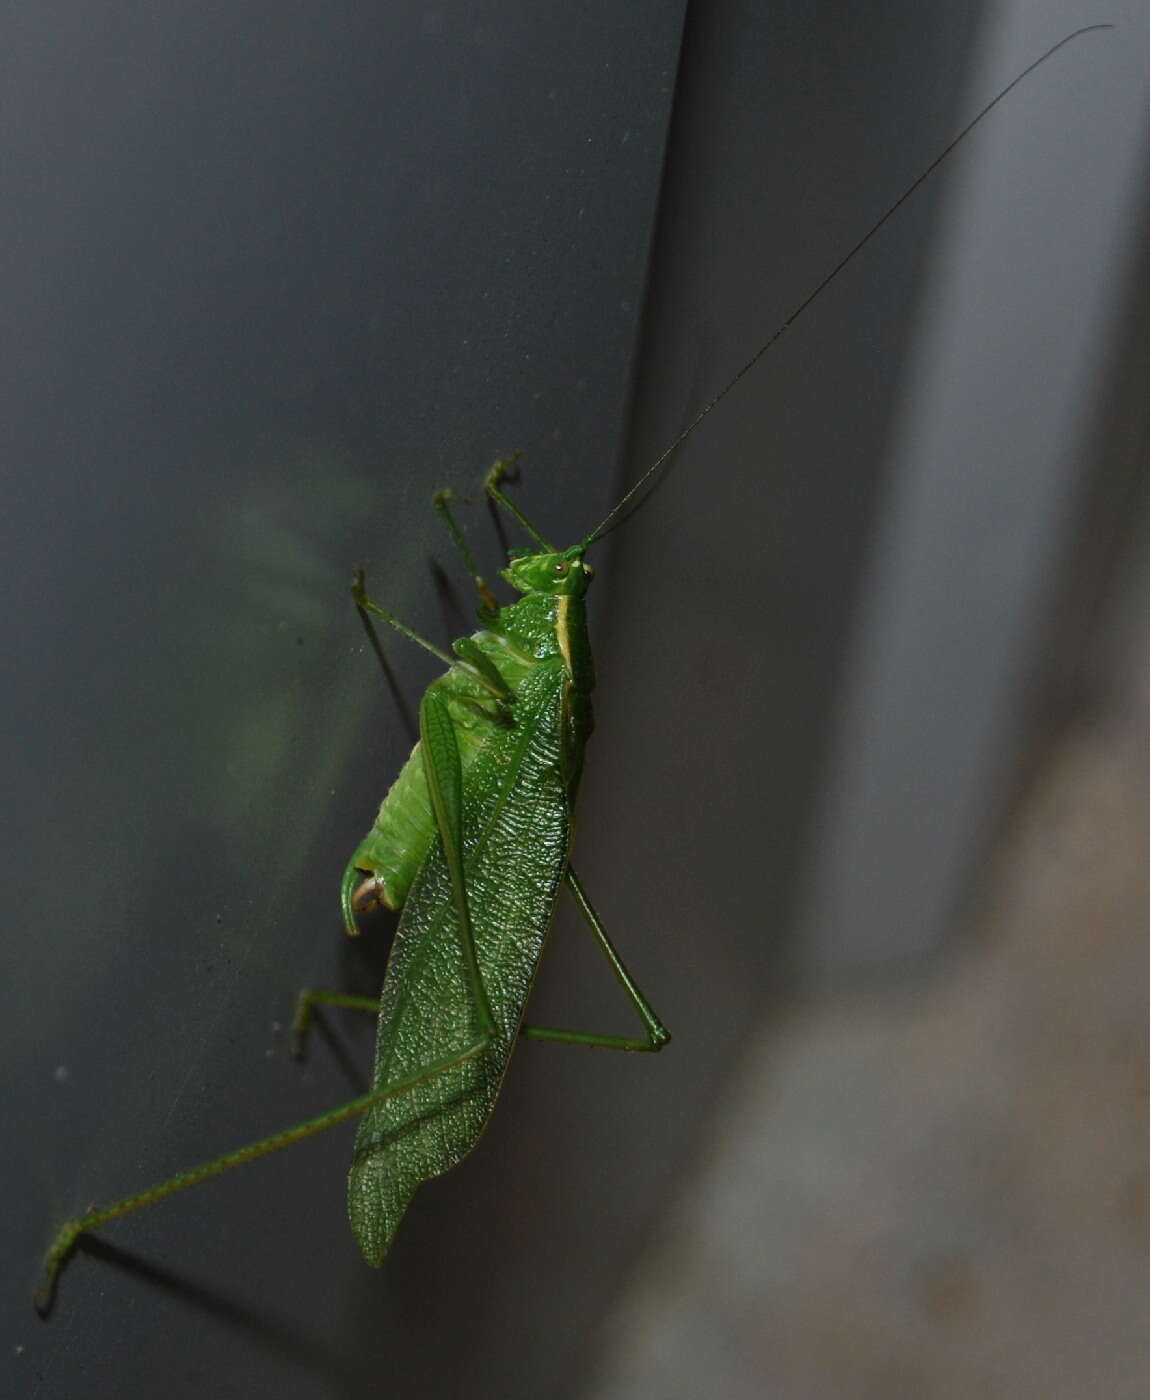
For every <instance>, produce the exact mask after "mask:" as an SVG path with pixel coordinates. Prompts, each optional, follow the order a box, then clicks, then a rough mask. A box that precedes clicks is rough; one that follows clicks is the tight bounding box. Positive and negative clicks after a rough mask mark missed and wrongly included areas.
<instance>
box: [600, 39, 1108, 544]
mask: <svg viewBox="0 0 1150 1400" xmlns="http://www.w3.org/2000/svg"><path fill="white" fill-rule="evenodd" d="M1113 28H1114V25H1112V24H1087V25H1084V26H1083V27H1082V28H1081V29H1076V30H1075V31H1074V32H1073V33H1072V34H1067V35H1066V37H1065V38H1063V39H1059V41H1058V43H1057V44H1054V45H1052V46H1051V47H1050V48H1048V49H1047V50H1046V52H1045V53H1044V54H1042V55H1040V56H1039V57H1038V58H1036V59H1035V60H1034V62H1033V63H1030V64H1028V65H1027V66H1026V67H1025V68H1024V69H1023V70H1022V72H1021V73H1019V74H1018V76H1017V77H1016V78H1013V79H1012V80H1011V81H1010V82H1009V83H1007V85H1006V86H1005V87H1004V88H1003V89H1002V91H1001V92H1000V93H999V94H998V96H997V97H993V98H991V100H990V101H989V102H988V103H987V104H986V106H985V107H983V108H982V110H981V111H980V112H978V113H977V115H975V116H974V117H972V118H971V119H970V121H968V122H967V124H966V125H965V126H964V127H963V128H962V130H961V131H960V132H959V133H958V135H957V136H956V137H955V138H954V139H953V140H952V141H951V142H950V144H949V145H947V146H946V147H945V148H944V149H943V150H942V151H940V152H939V154H938V155H937V156H935V158H934V159H933V160H932V161H931V163H930V164H929V165H928V166H927V167H926V169H925V170H924V171H923V172H922V173H921V174H920V175H919V176H918V177H917V178H916V179H915V180H914V181H912V183H911V184H909V185H908V186H907V187H906V189H905V190H903V192H902V194H900V195H899V197H898V198H897V199H896V200H895V202H894V203H893V204H892V205H891V206H890V208H889V209H888V210H887V211H886V213H885V214H884V215H883V216H882V218H880V219H879V220H878V222H877V223H875V224H873V225H872V226H871V227H870V228H869V229H868V230H867V232H866V233H864V234H863V236H862V237H861V238H860V239H859V240H858V242H857V243H856V244H855V245H854V247H853V248H851V249H850V250H849V252H847V253H844V254H843V256H842V257H841V258H840V259H839V260H838V262H837V263H835V265H834V267H832V268H831V270H830V271H829V272H828V273H827V275H826V276H825V277H824V278H823V279H822V281H821V282H819V283H818V285H817V286H816V287H815V288H814V290H813V291H811V292H808V294H807V295H806V296H805V297H804V298H803V299H802V301H800V302H799V304H798V305H797V306H796V307H795V309H794V310H793V311H792V312H791V313H790V315H789V316H787V318H786V320H784V321H782V322H781V323H780V325H779V326H778V327H777V328H776V329H775V330H774V331H772V332H771V334H770V335H769V336H768V337H767V339H766V340H764V341H763V343H762V345H760V346H759V348H758V349H757V350H756V351H755V353H754V354H753V355H752V356H751V358H750V359H749V360H748V361H747V362H746V364H744V365H743V367H742V368H741V369H740V370H738V371H737V372H736V373H735V374H734V375H733V376H732V377H731V378H730V379H729V380H728V381H727V383H726V384H725V385H724V387H723V388H722V389H720V390H719V392H718V393H717V394H716V395H715V396H714V397H713V398H711V399H708V400H707V402H706V403H705V404H704V405H703V407H702V408H701V409H699V411H698V413H696V414H695V416H694V418H692V419H691V421H690V422H689V423H688V424H687V426H686V427H685V428H684V429H683V431H682V432H681V433H680V434H679V435H678V437H676V438H675V439H674V440H673V441H672V442H671V444H670V445H669V446H668V447H666V448H664V450H663V451H662V452H660V454H659V455H658V457H656V458H655V460H654V461H653V462H652V463H651V465H650V466H649V467H648V468H647V470H646V471H645V472H644V473H643V475H642V476H641V477H639V479H638V481H636V482H635V483H634V485H633V486H631V487H630V489H629V490H628V491H627V492H626V494H625V495H624V496H623V497H622V498H621V499H620V500H619V501H617V502H616V503H615V505H614V506H613V507H612V508H611V510H610V511H608V513H607V514H606V515H605V516H604V517H603V519H602V521H601V522H600V523H599V525H598V526H597V528H596V529H594V530H592V532H591V533H590V534H589V535H588V536H587V538H586V540H585V541H584V544H585V545H590V544H593V543H594V542H595V541H596V540H598V539H602V538H603V536H604V535H605V534H606V533H607V527H608V526H609V525H610V524H611V521H612V520H614V519H615V517H616V516H617V515H618V514H619V512H620V511H621V510H622V509H623V507H624V506H625V505H626V504H627V503H628V501H631V500H633V499H634V497H635V495H636V493H637V492H639V491H641V490H642V488H643V487H644V486H645V485H646V484H647V482H648V481H649V480H650V478H651V477H652V476H654V474H655V473H656V472H657V471H658V470H659V468H660V467H661V466H662V465H663V463H664V462H665V461H666V460H667V458H668V457H670V456H671V455H672V454H673V453H674V452H677V451H678V449H679V448H680V447H682V445H683V443H684V442H686V440H687V439H688V438H689V437H690V436H691V434H692V433H693V432H694V431H695V429H696V428H697V427H698V426H699V424H700V423H701V422H702V421H703V419H704V418H706V416H707V414H708V413H710V412H711V410H712V409H714V408H717V407H718V406H719V404H721V403H722V401H723V400H724V399H725V398H726V397H727V395H728V394H729V393H730V392H731V390H732V389H733V388H734V387H735V385H736V384H738V382H739V380H740V379H742V378H743V377H744V375H747V374H750V372H751V370H753V369H754V367H755V366H756V365H757V364H758V363H759V361H760V360H761V359H762V358H763V356H764V355H765V354H766V353H767V351H768V350H770V349H771V347H772V346H773V345H775V344H776V343H777V342H778V341H779V340H781V339H782V337H783V336H784V335H785V334H786V333H787V331H789V330H790V328H791V327H792V326H793V325H794V323H795V322H796V321H797V320H798V319H799V317H800V316H801V315H802V314H803V312H804V311H805V310H806V309H807V307H808V306H810V304H811V302H813V301H814V300H815V299H816V298H817V297H819V296H821V295H822V293H823V292H824V291H826V289H827V287H829V286H830V284H831V283H832V282H833V281H834V280H835V278H836V277H837V276H838V275H839V273H840V272H841V271H842V270H843V268H844V267H846V265H847V263H849V262H850V261H851V259H852V258H854V257H855V256H856V255H857V254H858V253H861V252H862V250H863V249H864V248H865V247H866V245H867V244H868V243H869V242H870V241H871V239H872V238H873V237H874V236H875V234H876V233H878V231H879V229H881V228H882V227H883V225H884V224H886V222H887V221H888V220H889V219H890V218H891V217H892V216H893V215H895V214H896V213H897V212H898V211H899V210H900V209H901V208H902V206H903V205H904V204H905V203H906V201H907V200H908V199H909V198H910V197H911V195H912V194H914V192H915V190H917V189H918V187H919V186H920V185H921V184H922V183H923V182H924V181H926V180H928V179H930V177H931V175H933V174H934V172H935V171H936V170H937V169H938V167H939V166H940V165H941V164H942V163H943V161H944V160H946V158H947V156H949V155H950V154H951V152H952V151H953V150H954V148H955V147H956V146H958V145H959V144H960V143H961V142H962V141H964V140H965V139H966V138H967V136H969V135H970V133H971V132H972V131H973V130H974V128H975V127H976V126H977V125H978V124H979V122H980V121H982V119H983V117H985V116H988V115H989V114H990V113H991V112H992V111H993V110H994V109H995V107H997V106H998V104H999V103H1000V102H1001V101H1002V100H1003V98H1005V97H1007V96H1009V94H1010V93H1012V92H1013V91H1014V89H1015V88H1016V87H1017V86H1018V85H1019V83H1021V82H1022V81H1023V80H1024V79H1025V78H1028V77H1029V76H1030V74H1031V73H1033V72H1034V70H1035V69H1036V68H1040V67H1041V66H1042V64H1044V63H1045V62H1046V60H1047V59H1048V58H1053V56H1054V55H1055V54H1056V53H1057V52H1058V50H1059V49H1061V48H1064V47H1065V46H1066V45H1067V44H1070V43H1073V41H1074V40H1075V39H1080V38H1081V37H1082V35H1083V34H1092V33H1093V32H1094V31H1095V30H1099V29H1113Z"/></svg>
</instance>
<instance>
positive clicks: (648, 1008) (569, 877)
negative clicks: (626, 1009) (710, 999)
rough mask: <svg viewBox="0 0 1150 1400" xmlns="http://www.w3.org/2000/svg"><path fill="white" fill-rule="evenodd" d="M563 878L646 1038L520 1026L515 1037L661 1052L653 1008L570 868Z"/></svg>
mask: <svg viewBox="0 0 1150 1400" xmlns="http://www.w3.org/2000/svg"><path fill="white" fill-rule="evenodd" d="M564 878H565V879H566V881H567V886H568V888H569V889H570V891H571V893H572V895H573V896H574V898H575V903H576V905H577V906H578V909H579V912H580V913H581V914H582V915H583V917H584V919H585V920H586V921H587V925H588V927H589V928H590V929H591V932H592V933H593V934H594V935H595V941H596V942H597V943H598V945H599V947H600V949H601V950H602V952H603V956H604V957H605V958H606V959H607V961H608V962H609V963H610V964H611V969H612V971H613V972H614V973H615V976H616V977H617V978H618V979H619V982H620V984H621V985H622V988H623V990H624V991H625V992H626V993H627V999H628V1000H629V1001H630V1003H631V1005H632V1006H633V1007H634V1008H635V1010H636V1011H637V1012H638V1013H639V1019H640V1020H641V1021H642V1022H643V1028H644V1030H646V1032H647V1037H646V1039H645V1040H639V1039H637V1038H636V1037H634V1036H621V1035H598V1034H595V1033H592V1032H590V1031H568V1030H560V1029H557V1028H555V1027H552V1026H522V1027H520V1030H519V1034H520V1035H522V1036H526V1037H527V1038H528V1039H530V1040H557V1041H561V1042H562V1043H564V1044H567V1045H591V1046H595V1047H597V1048H599V1049H603V1050H630V1051H645V1052H648V1053H654V1052H656V1051H659V1050H662V1048H663V1046H664V1045H666V1044H667V1043H668V1042H669V1041H670V1039H671V1033H670V1031H668V1030H667V1028H666V1026H664V1025H663V1023H662V1021H660V1020H659V1017H658V1016H657V1015H656V1014H655V1009H654V1007H653V1006H652V1005H651V1003H650V1002H649V1001H648V1000H647V998H646V997H645V996H644V995H643V993H642V992H641V991H640V990H639V985H638V983H637V982H636V981H635V979H634V977H632V976H631V973H630V972H629V971H628V969H627V965H626V963H624V961H623V959H622V958H621V957H620V955H619V950H618V949H617V948H616V947H615V945H614V944H613V943H612V942H611V939H610V937H609V936H608V933H607V930H606V929H605V928H604V927H603V923H602V920H601V919H600V918H599V915H598V914H597V913H596V912H595V906H594V905H593V904H592V903H591V900H590V898H589V897H588V895H587V891H586V890H585V889H584V888H583V886H582V884H581V883H580V880H579V877H578V876H577V875H576V874H575V871H574V870H573V869H572V867H571V866H570V865H568V866H567V874H566V876H565V877H564Z"/></svg>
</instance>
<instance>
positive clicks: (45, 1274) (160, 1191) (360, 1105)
mask: <svg viewBox="0 0 1150 1400" xmlns="http://www.w3.org/2000/svg"><path fill="white" fill-rule="evenodd" d="M489 1044H490V1040H489V1038H488V1036H486V1035H483V1036H480V1037H478V1038H477V1039H476V1040H474V1041H473V1042H472V1043H471V1044H470V1045H468V1046H465V1047H464V1049H462V1050H460V1051H457V1052H456V1053H455V1054H453V1055H449V1056H446V1057H445V1058H444V1059H442V1060H437V1061H436V1062H435V1063H434V1064H431V1065H427V1066H425V1067H424V1068H423V1069H420V1070H417V1071H415V1073H413V1074H409V1075H407V1076H406V1077H405V1078H404V1079H401V1080H399V1081H398V1082H397V1083H395V1084H388V1085H385V1086H384V1087H383V1088H382V1089H372V1090H371V1091H370V1092H368V1093H366V1094H360V1095H359V1096H358V1097H357V1098H354V1099H349V1100H348V1101H347V1102H346V1103H342V1104H340V1105H339V1106H338V1107H337V1108H333V1109H329V1110H328V1111H327V1112H326V1113H321V1114H319V1115H318V1116H317V1117H315V1118H308V1119H305V1120H304V1122H302V1123H297V1124H295V1125H294V1126H292V1127H290V1128H285V1129H283V1130H282V1131H280V1132H278V1133H273V1134H272V1135H271V1136H270V1137H266V1138H260V1139H259V1140H258V1141H257V1142H253V1143H249V1144H248V1145H247V1146H246V1147H240V1148H237V1149H236V1150H235V1151H234V1152H227V1153H225V1154H224V1155H223V1156H222V1157H215V1158H213V1159H212V1160H211V1161H209V1162H204V1163H201V1164H200V1165H199V1166H196V1167H192V1168H190V1169H189V1170H187V1171H183V1172H179V1173H178V1174H177V1175H176V1176H172V1177H168V1178H167V1179H166V1180H165V1181H161V1182H158V1183H157V1184H156V1185H155V1186H150V1187H148V1188H147V1189H146V1190H144V1191H138V1192H136V1193H135V1194H134V1195H132V1196H125V1197H123V1199H121V1200H119V1201H113V1202H112V1203H111V1205H107V1206H97V1207H96V1208H95V1209H93V1210H90V1211H88V1212H87V1213H86V1214H84V1215H81V1216H78V1217H77V1218H76V1219H75V1220H69V1221H68V1222H66V1224H64V1225H62V1226H61V1227H60V1229H59V1230H58V1231H57V1232H56V1236H55V1238H54V1239H53V1241H52V1243H51V1244H50V1245H49V1247H48V1249H47V1251H46V1252H45V1254H44V1260H43V1264H42V1269H41V1286H40V1288H39V1290H38V1291H37V1293H36V1295H35V1298H34V1300H33V1301H34V1303H35V1306H36V1311H37V1312H38V1313H39V1314H40V1315H41V1317H46V1316H47V1315H48V1313H49V1312H50V1311H51V1308H52V1303H53V1300H54V1298H55V1294H56V1283H57V1280H58V1278H59V1275H60V1270H61V1269H62V1268H63V1266H64V1264H65V1263H66V1262H67V1260H68V1258H69V1257H70V1255H71V1254H72V1251H73V1250H74V1249H75V1247H76V1241H77V1240H78V1239H79V1238H80V1236H81V1235H86V1234H89V1233H91V1231H93V1230H98V1229H99V1228H100V1226H101V1225H107V1224H108V1223H110V1222H111V1221H113V1220H118V1219H120V1217H121V1216H124V1215H130V1214H131V1213H132V1212H133V1211H137V1210H141V1209H142V1208H143V1207H144V1206H150V1205H155V1204H156V1203H157V1202H159V1201H162V1200H164V1199H165V1198H166V1197H168V1196H174V1195H175V1194H176V1193H177V1192H178V1191H186V1190H188V1189H189V1188H191V1187H193V1186H198V1185H199V1184H200V1183H201V1182H203V1181H209V1180H211V1178H212V1177H214V1176H222V1175H223V1173H224V1172H228V1171H231V1170H232V1169H233V1168H234V1167H241V1166H243V1165H244V1163H245V1162H254V1161H255V1160H256V1159H257V1158H259V1157H266V1156H268V1155H269V1154H270V1153H272V1152H278V1151H279V1150H280V1149H281V1148H284V1147H290V1146H292V1145H293V1144H294V1143H297V1142H302V1141H303V1140H304V1139H305V1138H309V1137H314V1136H315V1135H316V1134H317V1133H322V1132H324V1131H325V1130H326V1129H328V1128H334V1127H336V1126H337V1125H338V1124H340V1123H344V1122H346V1121H347V1120H348V1119H349V1118H356V1117H358V1116H359V1115H360V1114H362V1113H365V1112H367V1110H368V1109H371V1108H374V1107H375V1106H376V1105H377V1104H380V1103H382V1102H383V1101H384V1100H385V1099H391V1098H397V1097H398V1096H399V1095H400V1094H405V1093H407V1092H408V1091H409V1090H411V1089H414V1088H416V1086H417V1085H419V1084H422V1083H424V1082H425V1081H426V1080H428V1079H434V1078H435V1077H436V1076H437V1075H440V1074H445V1073H447V1072H448V1071H449V1070H453V1069H455V1068H457V1067H458V1066H459V1065H461V1064H464V1063H465V1062H466V1061H468V1060H471V1059H474V1058H475V1056H476V1055H480V1054H482V1053H483V1051H484V1050H486V1049H487V1048H488V1045H489Z"/></svg>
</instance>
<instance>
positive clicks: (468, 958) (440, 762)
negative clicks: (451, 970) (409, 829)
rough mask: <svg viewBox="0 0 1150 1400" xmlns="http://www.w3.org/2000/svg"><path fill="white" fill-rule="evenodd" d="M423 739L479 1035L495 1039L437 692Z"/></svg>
mask: <svg viewBox="0 0 1150 1400" xmlns="http://www.w3.org/2000/svg"><path fill="white" fill-rule="evenodd" d="M419 737H420V752H421V753H422V754H423V770H424V774H425V776H426V778H427V791H428V795H429V796H430V798H431V807H432V811H433V812H434V813H435V824H436V826H437V828H438V830H439V838H440V841H441V842H442V844H443V856H444V861H445V863H446V865H447V871H448V875H449V877H450V880H451V898H452V902H453V903H454V905H455V913H456V918H457V920H458V922H459V938H460V943H461V944H462V949H463V967H464V975H465V976H466V979H467V984H468V988H469V990H470V992H471V999H472V1002H473V1005H474V1009H475V1014H476V1019H477V1021H478V1023H479V1030H480V1032H481V1033H482V1034H483V1035H484V1036H485V1037H487V1038H488V1039H490V1037H491V1034H492V1032H493V1031H494V1029H495V1020H494V1017H493V1016H492V1014H491V1005H490V1002H489V1001H488V999H487V990H486V988H485V987H484V985H483V977H482V975H481V974H480V971H479V959H478V957H477V955H476V952H475V934H474V931H473V929H472V923H471V910H470V907H469V904H468V899H467V883H466V876H465V872H464V868H463V765H462V762H461V760H460V757H459V745H458V744H457V743H456V739H455V726H454V723H453V722H452V719H451V715H450V713H449V712H448V709H447V703H446V701H445V700H444V699H443V698H442V697H441V696H440V695H439V694H438V693H437V692H436V691H435V690H434V689H431V690H429V691H428V692H427V694H426V695H424V697H423V703H422V704H421V705H420V707H419Z"/></svg>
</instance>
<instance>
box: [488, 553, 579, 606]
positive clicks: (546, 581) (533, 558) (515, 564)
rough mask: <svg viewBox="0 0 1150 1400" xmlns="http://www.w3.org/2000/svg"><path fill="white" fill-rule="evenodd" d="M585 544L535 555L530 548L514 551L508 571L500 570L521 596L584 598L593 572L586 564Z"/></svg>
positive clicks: (509, 556) (509, 561) (509, 559)
mask: <svg viewBox="0 0 1150 1400" xmlns="http://www.w3.org/2000/svg"><path fill="white" fill-rule="evenodd" d="M584 548H585V546H584V545H583V544H576V545H572V546H571V548H570V549H564V550H548V551H547V552H546V553H543V554H533V553H532V552H531V551H530V550H529V549H513V550H512V551H511V553H510V554H509V555H508V563H507V568H506V569H502V570H501V571H500V573H501V576H502V577H503V578H505V579H506V580H507V582H508V583H509V584H510V585H511V587H512V588H514V589H517V590H518V591H519V592H520V593H551V594H554V595H555V596H557V597H563V598H581V597H582V596H583V594H584V593H586V591H587V584H588V583H589V582H590V580H591V576H592V573H593V570H592V569H591V567H590V565H589V564H584V562H583V550H584Z"/></svg>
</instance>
